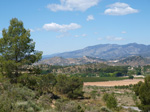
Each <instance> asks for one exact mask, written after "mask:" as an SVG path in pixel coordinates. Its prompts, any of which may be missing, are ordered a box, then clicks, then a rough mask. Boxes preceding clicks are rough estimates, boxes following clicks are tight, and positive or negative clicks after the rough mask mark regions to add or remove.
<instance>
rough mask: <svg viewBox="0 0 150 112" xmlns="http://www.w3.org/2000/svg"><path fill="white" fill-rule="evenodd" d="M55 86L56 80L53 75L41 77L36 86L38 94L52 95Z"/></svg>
mask: <svg viewBox="0 0 150 112" xmlns="http://www.w3.org/2000/svg"><path fill="white" fill-rule="evenodd" d="M55 85H56V78H55V76H54V75H53V74H47V75H42V76H41V77H40V81H39V84H38V90H39V91H40V93H52V92H53V88H54V86H55Z"/></svg>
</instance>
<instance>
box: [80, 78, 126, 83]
mask: <svg viewBox="0 0 150 112" xmlns="http://www.w3.org/2000/svg"><path fill="white" fill-rule="evenodd" d="M81 78H82V80H83V82H100V81H114V80H124V79H128V78H126V77H81Z"/></svg>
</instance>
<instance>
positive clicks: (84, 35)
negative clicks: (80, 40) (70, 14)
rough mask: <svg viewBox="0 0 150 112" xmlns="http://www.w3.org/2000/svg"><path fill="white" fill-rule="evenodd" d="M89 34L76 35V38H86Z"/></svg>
mask: <svg viewBox="0 0 150 112" xmlns="http://www.w3.org/2000/svg"><path fill="white" fill-rule="evenodd" d="M86 36H87V34H82V35H75V36H74V37H86Z"/></svg>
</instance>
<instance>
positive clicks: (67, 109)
mask: <svg viewBox="0 0 150 112" xmlns="http://www.w3.org/2000/svg"><path fill="white" fill-rule="evenodd" d="M56 109H57V111H58V112H84V109H83V108H82V107H81V106H80V105H79V104H78V103H77V102H75V101H69V102H68V101H67V102H65V101H62V100H59V101H57V102H56Z"/></svg>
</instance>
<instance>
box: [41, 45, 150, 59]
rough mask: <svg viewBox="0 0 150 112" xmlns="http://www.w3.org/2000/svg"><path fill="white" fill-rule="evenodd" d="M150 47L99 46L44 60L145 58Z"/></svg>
mask: <svg viewBox="0 0 150 112" xmlns="http://www.w3.org/2000/svg"><path fill="white" fill-rule="evenodd" d="M149 49H150V45H144V44H137V43H130V44H126V45H118V44H99V45H95V46H89V47H86V48H84V49H80V50H76V51H71V52H64V53H58V54H53V55H49V56H44V57H43V58H46V59H49V58H52V57H63V58H81V57H83V56H90V57H97V58H101V59H106V60H112V59H113V60H114V59H122V58H126V57H129V56H143V57H150V51H149Z"/></svg>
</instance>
